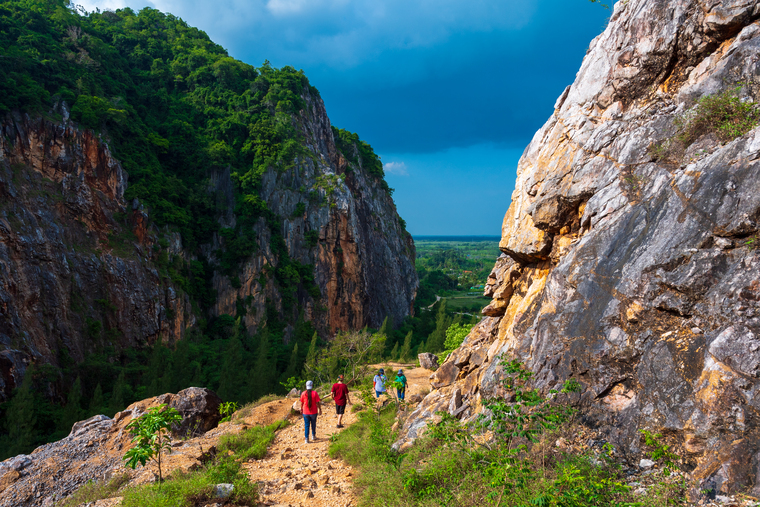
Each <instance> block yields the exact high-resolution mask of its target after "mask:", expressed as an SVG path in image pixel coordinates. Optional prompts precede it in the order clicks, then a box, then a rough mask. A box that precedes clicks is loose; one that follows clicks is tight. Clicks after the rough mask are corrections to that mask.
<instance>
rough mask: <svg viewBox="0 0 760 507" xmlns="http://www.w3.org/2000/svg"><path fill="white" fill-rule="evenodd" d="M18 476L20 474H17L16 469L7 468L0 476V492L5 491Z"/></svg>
mask: <svg viewBox="0 0 760 507" xmlns="http://www.w3.org/2000/svg"><path fill="white" fill-rule="evenodd" d="M19 477H21V474H19V473H18V472H17V471H16V470H8V471H7V472H5V473H4V474H3V475H2V476H0V493H2V492H3V491H5V490H6V489H7V488H8V486H10V485H11V484H13V483H14V482H16V481H17V480H18V479H19Z"/></svg>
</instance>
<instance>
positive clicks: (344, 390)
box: [331, 375, 353, 428]
mask: <svg viewBox="0 0 760 507" xmlns="http://www.w3.org/2000/svg"><path fill="white" fill-rule="evenodd" d="M331 392H332V396H333V399H334V400H335V413H336V414H337V415H338V426H337V427H338V428H342V427H343V414H344V413H345V412H346V402H348V404H349V405H353V403H351V399H350V398H349V397H348V386H347V385H346V384H345V382H343V375H338V381H337V382H336V383H334V384H333V386H332V391H331Z"/></svg>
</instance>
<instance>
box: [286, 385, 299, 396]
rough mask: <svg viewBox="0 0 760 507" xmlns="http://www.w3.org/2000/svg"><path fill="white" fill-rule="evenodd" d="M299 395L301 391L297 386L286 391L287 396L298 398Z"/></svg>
mask: <svg viewBox="0 0 760 507" xmlns="http://www.w3.org/2000/svg"><path fill="white" fill-rule="evenodd" d="M300 397H301V391H299V390H298V389H297V388H295V387H294V388H293V389H291V390H290V392H289V393H288V398H300Z"/></svg>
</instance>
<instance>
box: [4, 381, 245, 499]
mask: <svg viewBox="0 0 760 507" xmlns="http://www.w3.org/2000/svg"><path fill="white" fill-rule="evenodd" d="M160 404H167V405H169V406H172V407H175V408H177V409H178V410H179V411H180V413H181V414H182V416H183V419H182V422H181V424H180V428H178V430H179V432H178V434H179V437H182V438H179V437H178V438H175V439H174V441H173V442H172V452H171V453H170V454H168V455H166V456H165V460H164V467H165V469H166V470H175V469H180V470H184V471H188V470H193V469H196V468H199V467H200V466H201V465H202V464H203V463H204V462H205V461H207V460H209V459H210V458H211V457H213V455H214V453H215V452H216V443H217V440H218V437H219V435H220V434H222V433H223V432H225V431H227V432H234V431H235V430H237V431H239V429H240V427H242V426H243V425H242V424H236V425H231V424H227V425H225V428H221V427H220V428H219V429H217V430H215V428H216V426H217V424H218V423H219V414H218V411H212V410H210V409H209V407H212V406H214V405H215V406H216V407H217V408H218V406H219V397H218V396H217V395H216V394H215V393H213V392H211V391H209V390H208V389H201V388H189V389H185V390H183V391H180V392H179V393H177V394H163V395H161V396H157V397H155V398H149V399H147V400H143V401H139V402H137V403H133V404H132V405H130V406H129V407H127V408H126V409H124V410H123V411H121V412H118V413H117V414H116V415H114V417H113V419H111V418H109V417H106V416H104V415H96V416H93V417H91V418H89V419H87V420H85V421H79V422H77V423H76V424H74V426H73V427H72V428H71V433H69V435H68V436H67V437H66V438H64V439H62V440H58V441H56V442H52V443H49V444H45V445H43V446H40V447H38V448H37V449H35V450H34V452H32V453H31V454H29V455H28V456H27V455H21V456H16V457H14V458H11V459H8V460H5V461H3V462H0V507H17V506H19V505H25V506H28V507H35V506H48V505H55V504H56V501H58V500H61V499H63V498H65V497H67V496H68V495H70V494H72V493H73V492H75V491H76V490H77V489H79V488H80V487H81V486H83V485H84V484H86V483H87V482H89V481H92V480H95V481H109V480H111V479H114V478H117V477H119V476H124V481H131V482H132V483H134V484H140V483H144V482H153V481H154V480H156V477H155V473H156V469H155V467H150V466H148V467H137V469H135V470H132V469H129V468H127V467H125V466H124V462H123V460H122V457H123V455H124V453H125V452H126V451H127V450H128V449H129V448H130V447H131V440H132V435H131V434H130V432H129V430H126V431H125V427H126V426H127V424H129V423H130V422H131V421H132V420H133V419H134V418H136V417H139V416H140V415H142V414H144V413H145V412H146V411H147V410H148V409H149V408H151V407H154V406H157V405H160ZM189 427H193V428H196V429H197V433H196V434H194V435H193V437H194V438H187V435H186V432H185V431H184V429H185V428H189ZM212 430H214V431H212ZM175 436H176V435H175Z"/></svg>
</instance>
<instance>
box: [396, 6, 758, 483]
mask: <svg viewBox="0 0 760 507" xmlns="http://www.w3.org/2000/svg"><path fill="white" fill-rule="evenodd" d="M758 18H760V4H759V3H758V2H757V1H754V0H724V1H722V2H719V1H712V0H711V1H704V0H702V1H700V0H673V1H663V0H629V1H627V2H618V3H617V4H616V5H615V10H614V14H613V16H612V18H611V20H610V24H609V26H608V27H607V29H606V30H605V32H604V33H603V34H601V35H600V36H599V37H597V38H596V39H595V40H594V41H593V42H592V43H591V46H590V52H589V53H588V54H587V56H586V58H585V59H584V61H583V65H582V67H581V69H580V71H579V72H578V75H577V77H576V81H575V83H574V84H573V85H572V86H570V87H568V89H567V90H565V92H564V93H563V95H562V96H561V97H560V99H559V100H558V101H557V104H556V109H555V113H554V115H553V116H552V117H551V118H550V119H549V121H547V123H546V124H545V125H544V127H543V128H542V129H541V130H539V131H538V132H537V133H536V135H535V136H534V138H533V141H532V142H531V144H530V145H529V146H528V148H527V150H526V151H525V153H524V155H523V157H522V159H521V160H520V163H519V166H518V176H517V183H516V187H515V190H514V193H513V194H512V204H511V206H510V208H509V210H508V211H507V213H506V216H505V218H504V223H503V226H502V241H501V249H502V251H503V252H504V253H505V255H503V256H502V257H501V258H500V259H499V260H498V261H497V262H496V265H495V267H494V270H493V272H492V274H491V277H490V278H489V282H488V286H487V288H486V295H489V296H491V297H493V302H492V303H491V304H490V305H489V306H488V307H487V308H486V309H484V314H485V315H486V317H485V318H484V319H483V320H482V321H481V323H480V324H479V325H478V326H477V327H476V328H475V329H473V331H472V332H471V333H470V335H469V336H468V337H467V338H466V340H465V342H464V344H463V345H462V347H461V348H460V349H458V350H457V351H455V352H454V353H453V354H452V356H451V357H450V358H449V359H448V360H447V361H446V362H445V363H444V364H443V365H442V366H441V368H440V370H439V372H438V373H437V377H436V378H435V379H434V385H436V386H437V389H435V390H434V391H432V392H431V393H430V394H429V395H428V396H427V397H426V399H425V400H424V401H423V403H422V404H421V405H420V406H419V407H418V409H417V410H416V411H415V412H414V414H413V415H412V416H411V417H410V418H409V419H408V420H407V422H406V424H405V426H404V428H403V430H402V436H401V439H400V440H399V442H397V444H396V446H397V447H399V448H404V447H405V446H408V445H409V443H410V442H412V441H413V440H414V439H415V438H416V437H417V436H418V435H419V434H420V432H421V431H422V430H423V429H424V427H425V424H426V423H427V421H429V420H431V417H433V415H434V413H435V412H436V411H439V410H447V411H449V412H451V413H453V414H456V415H457V416H458V417H460V418H461V419H462V420H465V421H467V420H474V418H475V417H476V416H477V414H478V413H479V412H480V411H481V400H482V399H484V398H487V397H492V396H498V395H499V394H500V393H499V390H498V380H499V379H500V367H499V366H498V361H497V360H496V358H497V357H499V356H500V355H501V354H508V355H510V356H512V357H516V358H519V359H521V360H522V361H524V362H525V363H526V364H527V365H528V366H529V367H530V368H531V369H532V370H533V371H534V372H536V383H537V385H538V386H539V387H540V388H542V389H545V390H549V389H552V388H558V386H561V383H562V382H563V381H564V380H565V379H568V378H574V379H576V380H577V381H578V382H580V384H581V385H582V387H583V391H582V394H581V395H580V398H579V399H578V400H577V402H576V403H577V405H578V407H579V408H580V409H581V413H582V418H583V420H584V421H585V422H586V423H587V424H589V425H593V426H595V427H597V428H598V429H600V430H601V431H603V433H604V434H605V435H606V438H607V439H608V440H610V441H611V442H612V443H614V444H615V445H616V446H617V448H618V450H619V451H620V452H621V453H622V454H623V455H624V456H625V458H626V459H629V460H631V462H634V460H636V462H637V460H638V458H639V457H640V456H641V453H642V448H641V447H642V445H641V442H640V435H639V433H638V429H639V428H647V429H650V430H653V431H657V432H661V433H663V434H664V435H665V436H666V439H667V440H668V442H669V443H671V444H674V445H675V446H676V448H677V449H678V452H679V453H680V454H681V455H682V456H683V457H684V459H685V462H686V464H685V468H686V470H687V471H689V472H690V473H691V478H692V479H693V485H694V488H695V489H694V491H698V490H699V489H705V490H707V489H712V490H713V491H715V492H718V493H733V492H736V491H747V490H750V491H751V492H752V493H753V494H755V495H757V494H758V493H760V477H758V474H759V473H760V438H758V437H759V436H760V435H759V433H760V425H759V422H760V419H758V416H759V415H760V414H759V413H758V409H760V396H758V390H759V389H760V379H758V377H759V376H760V304H759V303H758V301H760V272H759V271H758V268H759V267H760V250H757V249H755V248H753V244H755V243H752V242H751V241H750V240H751V239H752V238H754V237H755V236H756V235H757V234H758V231H759V230H760V191H759V189H760V130H759V129H754V130H753V131H751V132H750V133H748V134H746V135H745V136H743V137H740V138H738V139H735V140H733V141H731V142H728V143H725V144H721V143H719V142H717V141H716V140H715V139H710V138H707V137H706V138H704V139H700V140H698V141H697V143H695V144H696V145H698V146H699V149H698V150H697V149H691V150H686V153H685V154H684V155H683V158H682V160H680V163H675V164H672V163H668V164H666V163H664V162H658V161H657V160H656V157H654V156H653V155H652V151H651V147H652V146H654V145H656V144H657V143H658V142H661V141H663V140H666V139H667V138H669V137H670V136H672V135H673V134H674V132H675V127H674V119H675V118H676V116H677V115H679V114H681V113H682V112H684V111H686V110H687V109H688V108H690V107H692V106H693V104H694V100H695V99H697V98H699V97H702V96H705V95H710V94H714V93H718V92H721V91H723V90H726V89H728V88H735V87H737V86H739V85H740V84H742V83H743V87H742V91H741V94H742V97H743V98H744V99H746V100H755V101H757V100H758V99H759V98H760V96H758V89H759V88H760V86H758V83H759V82H758V80H757V78H756V74H757V72H758V61H760V23H758V22H757V20H758Z"/></svg>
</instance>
